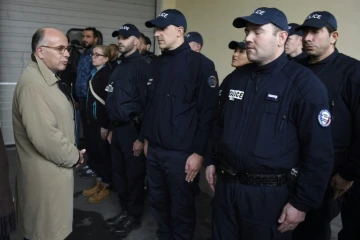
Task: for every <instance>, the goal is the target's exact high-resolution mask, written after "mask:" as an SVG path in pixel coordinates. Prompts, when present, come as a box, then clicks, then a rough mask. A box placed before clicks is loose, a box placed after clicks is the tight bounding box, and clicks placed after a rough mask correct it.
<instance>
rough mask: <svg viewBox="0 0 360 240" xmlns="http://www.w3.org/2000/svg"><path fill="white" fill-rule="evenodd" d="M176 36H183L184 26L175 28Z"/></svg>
mask: <svg viewBox="0 0 360 240" xmlns="http://www.w3.org/2000/svg"><path fill="white" fill-rule="evenodd" d="M177 33H178V34H177V36H178V37H180V36H184V33H185V30H184V27H181V26H180V27H178V28H177Z"/></svg>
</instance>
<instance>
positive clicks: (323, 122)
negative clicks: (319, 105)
mask: <svg viewBox="0 0 360 240" xmlns="http://www.w3.org/2000/svg"><path fill="white" fill-rule="evenodd" d="M318 121H319V123H320V126H322V127H328V126H330V123H331V114H330V112H329V111H328V110H326V109H323V110H321V111H320V112H319V115H318Z"/></svg>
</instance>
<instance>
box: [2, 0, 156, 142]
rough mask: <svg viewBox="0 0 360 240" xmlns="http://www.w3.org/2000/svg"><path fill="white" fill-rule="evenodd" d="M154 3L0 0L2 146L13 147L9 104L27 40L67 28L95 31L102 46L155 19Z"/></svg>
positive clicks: (130, 0)
mask: <svg viewBox="0 0 360 240" xmlns="http://www.w3.org/2000/svg"><path fill="white" fill-rule="evenodd" d="M155 10H156V0H1V3H0V52H1V54H0V124H1V129H2V132H3V135H4V139H5V144H14V138H13V132H12V122H11V103H12V96H13V91H14V88H15V84H16V82H17V81H18V79H19V77H20V74H21V72H22V70H23V69H24V68H25V67H26V66H27V64H28V62H29V60H30V54H31V51H30V49H31V47H30V43H31V36H32V34H33V33H34V32H35V31H36V30H37V29H38V28H41V27H46V26H48V27H55V28H58V29H60V30H62V31H63V32H64V33H66V32H67V31H68V30H69V29H71V28H85V27H89V26H91V27H96V28H97V29H99V30H100V31H101V32H102V34H103V37H104V44H109V43H112V42H114V43H115V42H116V41H115V39H113V38H112V37H111V33H112V32H113V31H114V30H115V29H118V28H119V27H120V26H121V25H122V24H124V23H132V24H134V25H136V26H137V27H138V28H139V30H140V31H143V32H144V34H145V35H147V36H152V30H151V29H148V28H146V27H145V25H144V23H145V21H146V20H149V19H151V18H153V17H154V16H155Z"/></svg>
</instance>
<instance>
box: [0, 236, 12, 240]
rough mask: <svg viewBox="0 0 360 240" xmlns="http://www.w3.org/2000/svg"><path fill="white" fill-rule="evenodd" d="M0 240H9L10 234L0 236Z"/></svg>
mask: <svg viewBox="0 0 360 240" xmlns="http://www.w3.org/2000/svg"><path fill="white" fill-rule="evenodd" d="M0 240H10V236H6V237H5V236H3V237H0Z"/></svg>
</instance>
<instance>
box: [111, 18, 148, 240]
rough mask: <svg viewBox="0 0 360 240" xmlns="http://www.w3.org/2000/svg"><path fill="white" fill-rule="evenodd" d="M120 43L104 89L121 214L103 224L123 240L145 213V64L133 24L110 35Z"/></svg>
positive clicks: (138, 225) (136, 226) (113, 167)
mask: <svg viewBox="0 0 360 240" xmlns="http://www.w3.org/2000/svg"><path fill="white" fill-rule="evenodd" d="M112 36H113V37H117V38H118V41H119V51H120V53H121V56H120V60H121V62H120V64H119V65H118V66H117V67H116V68H115V70H114V72H113V73H112V75H111V76H110V79H109V85H108V86H107V87H106V90H107V91H108V97H107V99H106V108H107V112H108V115H109V118H110V120H111V124H112V137H111V158H112V172H113V185H114V186H115V188H116V190H117V192H118V196H119V201H120V205H121V210H122V211H121V213H120V214H118V215H116V216H115V217H113V218H110V219H108V220H106V221H105V226H106V227H109V228H112V230H111V231H112V233H113V234H115V235H119V236H121V237H125V236H126V235H127V234H129V233H130V232H131V231H132V230H134V229H137V228H139V227H140V217H141V215H142V213H143V211H144V178H145V158H144V155H143V154H142V151H143V147H144V146H143V139H141V137H140V134H139V133H140V129H139V126H140V122H139V119H141V115H142V114H143V110H144V107H145V101H146V99H145V87H146V79H147V77H146V68H147V65H148V64H147V63H146V62H145V61H144V60H143V59H142V58H141V56H140V54H139V52H138V50H137V45H138V44H139V37H140V32H139V30H138V29H137V28H136V27H135V26H134V25H132V24H124V25H123V26H121V27H120V29H119V30H118V31H114V32H113V33H112Z"/></svg>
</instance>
